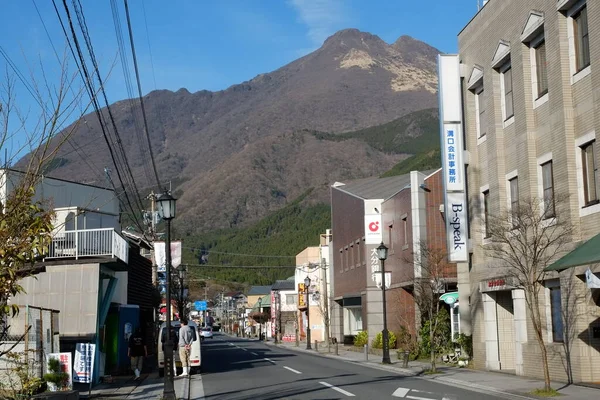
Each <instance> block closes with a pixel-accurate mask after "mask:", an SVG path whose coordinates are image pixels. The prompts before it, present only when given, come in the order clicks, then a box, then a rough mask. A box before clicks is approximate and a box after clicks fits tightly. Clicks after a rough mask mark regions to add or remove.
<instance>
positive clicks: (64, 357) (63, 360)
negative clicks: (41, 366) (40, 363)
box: [46, 353, 73, 390]
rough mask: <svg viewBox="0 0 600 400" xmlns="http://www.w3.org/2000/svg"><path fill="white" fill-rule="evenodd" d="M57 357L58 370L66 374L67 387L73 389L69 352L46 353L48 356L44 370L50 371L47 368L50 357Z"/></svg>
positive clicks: (71, 363)
mask: <svg viewBox="0 0 600 400" xmlns="http://www.w3.org/2000/svg"><path fill="white" fill-rule="evenodd" d="M52 358H54V359H57V360H58V362H59V365H60V371H59V372H64V373H65V374H67V375H68V376H69V377H68V378H67V379H66V383H67V389H69V390H71V389H73V377H72V369H73V362H72V360H71V353H50V354H48V358H47V359H46V370H47V371H50V369H49V368H48V365H49V361H50V359H52Z"/></svg>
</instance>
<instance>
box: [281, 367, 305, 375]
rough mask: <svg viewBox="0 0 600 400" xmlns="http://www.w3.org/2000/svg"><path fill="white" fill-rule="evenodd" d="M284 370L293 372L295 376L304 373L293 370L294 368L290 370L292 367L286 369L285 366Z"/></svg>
mask: <svg viewBox="0 0 600 400" xmlns="http://www.w3.org/2000/svg"><path fill="white" fill-rule="evenodd" d="M283 368H285V369H287V370H288V371H292V372H293V373H295V374H301V373H302V372H300V371H296V370H295V369H293V368H290V367H285V366H284V367H283Z"/></svg>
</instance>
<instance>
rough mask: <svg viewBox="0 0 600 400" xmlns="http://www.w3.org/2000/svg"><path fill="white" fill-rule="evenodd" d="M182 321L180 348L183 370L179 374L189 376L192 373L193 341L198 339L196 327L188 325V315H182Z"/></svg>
mask: <svg viewBox="0 0 600 400" xmlns="http://www.w3.org/2000/svg"><path fill="white" fill-rule="evenodd" d="M180 322H181V328H179V344H178V348H179V360H180V361H181V367H182V372H181V375H179V376H188V375H189V374H190V352H191V350H192V342H193V341H194V340H196V329H194V327H192V326H189V325H188V319H187V318H186V317H181V320H180Z"/></svg>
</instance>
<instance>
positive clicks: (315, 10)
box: [289, 0, 347, 46]
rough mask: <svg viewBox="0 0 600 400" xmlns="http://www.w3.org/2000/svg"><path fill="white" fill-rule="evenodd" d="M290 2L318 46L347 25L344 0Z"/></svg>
mask: <svg viewBox="0 0 600 400" xmlns="http://www.w3.org/2000/svg"><path fill="white" fill-rule="evenodd" d="M289 3H290V4H291V6H292V7H293V8H294V9H295V10H296V12H297V13H298V17H299V19H300V21H301V22H302V23H304V24H305V25H306V26H307V27H308V37H309V38H310V40H311V41H312V42H313V43H314V44H315V45H317V46H320V45H321V44H322V43H323V42H324V41H325V39H327V37H329V36H330V35H332V34H333V33H335V32H336V31H337V30H338V29H341V28H343V27H345V26H344V24H345V23H346V20H347V17H346V15H345V10H344V6H343V0H289Z"/></svg>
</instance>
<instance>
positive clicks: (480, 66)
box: [458, 0, 600, 382]
mask: <svg viewBox="0 0 600 400" xmlns="http://www.w3.org/2000/svg"><path fill="white" fill-rule="evenodd" d="M598 28H600V2H598V1H595V0H587V1H586V0H558V1H548V0H528V1H523V0H503V1H499V0H491V1H489V2H487V3H486V4H485V6H484V7H482V8H481V10H480V11H479V12H478V13H477V15H475V17H474V18H473V19H472V20H471V21H470V22H469V23H468V25H467V26H466V27H465V28H464V29H463V30H462V31H461V32H460V33H459V35H458V42H459V57H460V62H461V76H462V98H463V103H464V105H463V110H464V115H463V117H464V139H465V150H466V154H467V156H466V157H465V164H467V165H468V166H467V169H466V171H467V174H466V176H467V177H468V178H467V185H466V187H467V191H468V199H469V211H470V216H469V217H470V232H469V235H470V242H471V246H470V257H469V259H470V261H469V262H466V263H461V264H460V265H459V267H458V270H459V278H458V280H459V291H460V292H461V295H460V298H461V299H469V300H468V301H465V302H464V303H467V304H469V307H467V304H464V306H463V304H462V303H461V314H462V320H463V329H466V330H467V331H470V330H471V327H472V333H473V347H474V353H475V357H474V362H475V365H476V366H477V367H480V368H487V369H491V370H508V371H513V372H515V373H516V374H519V375H527V376H536V377H541V376H542V375H541V374H542V373H543V372H542V369H541V368H540V354H541V353H540V352H541V350H540V348H539V346H538V344H537V342H536V339H535V336H534V331H533V328H532V326H531V321H530V316H529V315H528V311H527V307H526V299H525V294H524V292H523V290H522V289H520V288H519V287H516V286H512V285H511V279H509V278H510V277H509V275H510V273H509V272H508V271H507V270H506V269H505V268H503V266H502V265H498V263H492V260H491V259H490V257H489V255H488V253H487V250H486V246H489V244H488V241H487V240H488V238H487V229H486V228H488V225H487V224H489V218H488V216H490V215H492V214H496V213H499V212H501V211H502V210H511V209H512V208H511V207H512V206H513V205H514V204H517V203H518V201H519V200H521V201H522V200H527V199H529V200H531V201H533V200H532V199H538V200H540V201H541V200H542V199H543V200H545V202H544V204H545V205H544V207H545V209H546V211H544V212H547V211H548V210H549V207H552V204H554V199H555V198H559V195H560V196H562V197H565V196H567V195H568V196H569V197H568V202H567V207H566V208H565V209H564V210H561V215H556V217H557V218H559V219H561V220H562V221H568V222H569V223H571V224H572V225H573V227H574V233H573V238H572V241H573V245H574V246H575V245H576V244H578V243H580V242H583V241H586V240H587V239H589V238H590V237H592V236H594V235H596V234H598V232H600V202H599V200H600V192H599V190H598V168H597V165H598V162H599V160H598V154H597V153H598V150H597V145H596V143H595V142H596V136H597V135H598V134H599V133H600V92H598V88H599V87H600V29H598ZM548 215H550V213H549V214H548ZM596 240H598V241H599V242H600V239H597V238H596ZM596 247H597V246H596ZM566 257H567V259H565V260H563V262H562V263H561V265H560V268H558V267H557V268H550V269H558V270H561V269H564V268H568V267H576V268H577V269H576V270H575V274H576V275H577V276H579V277H582V279H579V280H576V288H575V289H576V291H577V293H578V294H579V295H581V296H580V297H578V302H579V303H578V305H577V308H578V309H579V311H580V314H579V315H578V317H577V319H576V321H575V323H574V325H573V329H574V332H573V333H574V334H572V335H571V337H573V340H572V343H565V329H566V328H565V321H564V318H565V317H564V311H565V307H566V306H565V304H564V302H565V296H566V293H565V291H564V290H562V293H561V288H564V287H563V284H564V279H565V275H566V274H568V272H567V271H565V272H550V273H549V274H548V275H547V276H546V277H545V280H544V282H541V283H542V284H543V285H544V288H543V290H542V303H543V310H542V318H543V321H544V329H543V335H544V340H545V341H546V343H547V346H548V349H549V352H548V354H549V355H548V356H549V362H550V365H551V368H550V373H551V377H552V379H557V380H565V381H566V380H567V379H568V371H569V369H570V370H571V372H572V377H573V380H574V381H584V382H594V381H595V382H597V381H600V369H599V368H597V366H598V365H600V351H599V350H600V300H599V297H600V293H598V292H599V291H600V290H599V289H590V288H588V287H586V285H585V278H584V277H583V274H584V272H585V268H587V267H585V266H584V267H578V265H581V259H580V260H579V261H578V262H577V261H575V260H570V261H569V259H568V257H569V255H567V256H566ZM599 258H600V257H595V259H593V258H588V259H587V262H588V263H589V262H592V261H593V262H597V261H598V259H599ZM571 271H572V270H571ZM571 271H569V272H571ZM469 321H470V324H469ZM569 348H570V350H569ZM566 351H568V353H569V354H567V353H566Z"/></svg>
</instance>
